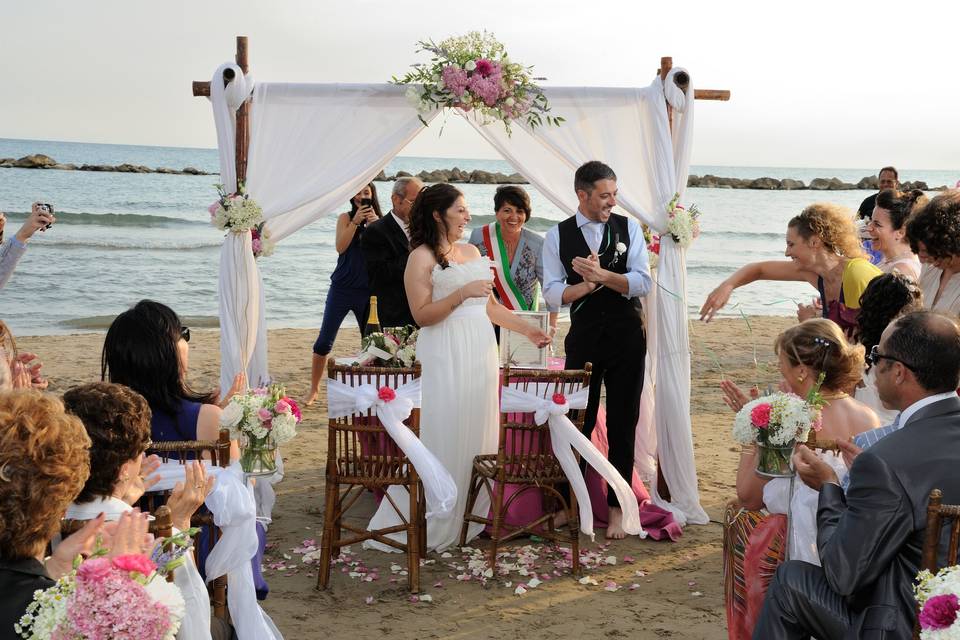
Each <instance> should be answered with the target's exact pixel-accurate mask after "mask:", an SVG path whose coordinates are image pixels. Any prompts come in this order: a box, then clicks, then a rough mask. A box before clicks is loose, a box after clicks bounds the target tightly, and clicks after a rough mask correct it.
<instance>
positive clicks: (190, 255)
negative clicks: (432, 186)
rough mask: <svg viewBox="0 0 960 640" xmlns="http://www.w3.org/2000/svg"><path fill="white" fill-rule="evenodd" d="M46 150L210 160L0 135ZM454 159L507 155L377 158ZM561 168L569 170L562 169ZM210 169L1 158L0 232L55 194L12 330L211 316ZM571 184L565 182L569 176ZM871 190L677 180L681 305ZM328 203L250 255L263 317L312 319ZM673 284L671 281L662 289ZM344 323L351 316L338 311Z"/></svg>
mask: <svg viewBox="0 0 960 640" xmlns="http://www.w3.org/2000/svg"><path fill="white" fill-rule="evenodd" d="M31 153H44V154H47V155H49V156H51V157H53V158H55V159H56V160H57V161H59V162H63V163H68V162H69V163H74V164H78V165H79V164H84V163H86V164H112V165H116V164H122V163H131V164H142V165H146V166H148V167H153V168H156V167H169V168H174V169H182V168H184V167H195V168H197V169H201V170H203V171H209V172H216V171H217V170H218V164H217V155H216V151H215V150H211V149H184V148H168V147H145V146H128V145H103V144H81V143H69V142H49V141H34V140H5V139H0V158H4V157H12V158H19V157H21V156H25V155H28V154H31ZM453 167H459V168H460V169H463V170H466V171H469V170H472V169H482V170H485V171H501V172H503V173H507V174H510V173H513V169H512V168H511V167H510V166H509V165H508V164H507V163H506V162H504V161H501V160H472V159H449V158H412V157H398V158H396V159H395V160H394V161H392V162H391V163H390V164H389V165H388V166H387V167H386V168H385V169H386V172H387V173H388V174H394V173H396V171H398V170H403V171H407V172H409V173H414V174H415V173H417V172H419V171H421V170H424V169H425V170H428V171H429V170H434V169H450V168H453ZM875 171H876V169H831V168H823V169H817V168H773V167H692V168H691V173H695V174H700V175H703V174H705V173H712V174H714V175H718V176H725V177H734V178H756V177H762V176H770V177H774V178H796V179H800V180H803V181H804V182H806V183H808V184H809V182H810V180H812V179H813V178H818V177H826V178H829V177H834V176H835V177H838V178H840V179H841V180H844V181H847V182H853V183H856V182H857V181H858V180H859V179H860V178H862V177H864V176H867V175H871V174H872V173H874V172H875ZM957 178H960V172H950V171H909V170H903V171H901V179H903V180H924V181H926V182H927V183H928V184H930V185H931V186H935V185H941V184H949V185H953V184H954V183H955V182H956V180H957ZM572 179H573V178H572V176H571V182H572ZM216 182H218V176H216V175H206V176H192V175H166V174H154V173H148V174H132V173H100V172H91V171H58V170H39V169H0V211H5V212H6V213H7V218H8V222H7V227H6V235H7V236H9V235H13V234H14V233H15V232H16V230H17V229H18V228H19V227H20V224H21V223H22V221H23V220H24V216H25V215H26V212H27V211H28V209H29V207H30V203H31V202H33V201H41V202H49V203H51V204H53V206H54V208H55V210H56V215H57V223H56V225H54V227H53V228H52V229H50V230H49V231H46V232H44V233H37V234H35V235H34V237H33V238H32V239H31V240H30V242H29V245H28V246H29V249H28V251H27V253H26V255H24V257H23V259H22V260H21V261H20V264H19V265H18V267H17V270H16V272H15V273H14V275H13V278H12V279H11V280H10V282H9V283H8V284H7V286H6V287H5V288H4V289H2V290H0V319H3V320H4V321H6V322H7V323H8V324H9V325H10V326H11V328H12V329H13V331H14V332H15V333H16V334H19V335H38V334H54V333H73V332H78V331H91V330H103V329H105V328H106V327H107V326H108V325H109V323H110V321H111V320H112V318H113V317H114V316H115V315H116V314H117V313H119V312H121V311H123V310H124V309H126V308H128V307H130V306H131V305H133V304H135V303H136V302H137V301H138V300H141V299H143V298H152V299H154V300H158V301H161V302H164V303H166V304H169V305H170V306H171V307H173V308H174V309H175V310H176V311H177V313H179V314H180V315H181V316H185V317H187V318H188V320H187V322H188V323H189V324H191V325H193V326H216V324H217V308H218V307H217V304H218V303H217V269H218V265H219V256H220V245H221V243H222V238H223V232H222V231H218V230H217V229H215V228H214V227H213V226H212V225H211V224H210V223H209V215H208V213H207V206H208V205H209V204H210V203H211V202H213V201H214V200H215V199H216V189H215V188H214V184H215V183H216ZM457 186H458V188H460V189H461V190H462V191H463V193H464V195H465V197H466V199H467V203H468V205H469V207H470V211H471V214H472V221H471V224H470V226H471V227H473V226H478V225H482V224H486V223H488V222H490V221H491V220H493V216H492V214H493V194H494V192H495V190H496V185H474V184H463V185H457ZM391 187H392V183H377V188H378V195H379V199H380V205H381V208H382V209H383V212H384V213H386V212H387V211H388V210H389V208H390V198H389V193H390V188H391ZM525 188H527V190H528V192H529V193H530V196H531V202H532V206H533V217H532V218H531V220H530V222H528V223H527V225H528V227H529V228H531V229H532V230H534V231H536V232H537V233H540V234H543V233H545V232H546V231H547V229H549V228H550V227H551V226H553V225H555V224H556V223H557V222H558V221H559V220H562V219H563V217H564V215H563V213H562V212H561V211H560V210H559V209H558V208H557V207H556V206H555V205H554V204H553V203H551V202H550V201H549V200H547V199H546V198H545V197H543V196H542V195H540V194H539V193H537V191H536V190H535V189H533V188H532V187H525ZM571 189H572V186H571ZM869 193H870V192H868V191H832V192H816V191H754V190H745V189H744V190H739V189H697V188H691V189H688V190H687V193H686V199H685V200H686V202H687V203H695V204H697V205H698V207H699V208H700V209H701V210H702V211H703V217H702V229H703V232H702V234H701V236H700V238H699V239H698V240H697V241H696V242H695V243H694V245H693V247H692V248H691V249H690V250H689V252H688V254H687V274H688V275H687V306H688V308H689V310H690V312H691V314H692V316H695V315H696V310H697V309H699V307H700V305H701V304H702V302H703V300H704V299H705V297H706V296H707V294H708V293H709V292H710V291H711V290H712V289H713V288H714V287H715V286H716V285H717V284H719V283H720V282H721V281H722V280H723V279H724V278H725V277H726V276H727V275H729V274H730V273H732V272H733V271H734V270H735V269H736V268H738V267H739V266H741V265H743V264H745V263H747V262H750V261H753V260H775V259H778V258H782V257H783V250H784V232H785V230H786V223H787V221H788V220H789V219H790V218H791V217H792V216H794V215H796V214H797V213H799V212H800V210H801V209H803V207H804V206H806V205H807V204H810V203H812V202H816V201H821V200H828V201H832V202H836V203H839V204H842V205H846V206H849V207H852V208H856V207H857V206H858V205H859V204H860V202H861V200H863V198H864V197H866V196H867V195H869ZM347 209H348V206H347V203H344V204H343V205H342V206H340V207H338V208H337V209H336V210H334V211H331V212H329V215H327V216H325V217H323V218H321V219H320V220H318V221H316V222H314V223H313V224H311V225H309V226H307V227H305V228H304V229H302V230H300V231H299V232H297V233H295V234H294V235H292V236H290V237H289V238H287V239H286V240H284V241H283V242H281V243H280V244H279V245H278V247H277V251H276V253H275V254H274V255H273V256H271V257H269V258H261V259H260V260H259V261H258V263H259V266H260V270H261V273H262V274H263V282H264V287H265V290H266V307H267V308H266V314H267V321H268V324H269V326H270V327H271V328H278V327H319V324H320V320H321V316H322V313H323V305H324V301H325V298H326V292H327V288H328V287H329V282H330V274H331V272H332V271H333V267H334V266H335V265H336V251H335V249H334V228H335V225H336V214H337V213H339V212H342V211H345V210H347ZM671 293H674V294H675V293H677V292H671ZM814 295H815V291H814V290H813V289H812V288H811V287H809V286H808V285H806V284H800V283H756V284H753V285H750V286H747V287H744V288H742V289H740V290H738V291H736V292H735V293H734V295H733V297H732V298H731V302H730V304H729V305H728V306H727V308H726V309H725V310H724V313H726V314H728V315H730V314H732V315H739V314H746V315H752V314H759V315H786V314H792V313H794V311H795V310H796V303H797V302H801V301H802V302H808V301H809V299H810V298H812V297H813V296H814ZM346 322H347V323H353V319H352V317H350V316H348V318H347V321H346Z"/></svg>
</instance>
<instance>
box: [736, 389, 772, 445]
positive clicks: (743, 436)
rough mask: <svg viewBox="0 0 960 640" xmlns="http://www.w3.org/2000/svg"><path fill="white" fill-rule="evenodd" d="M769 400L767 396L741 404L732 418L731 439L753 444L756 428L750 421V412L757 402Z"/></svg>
mask: <svg viewBox="0 0 960 640" xmlns="http://www.w3.org/2000/svg"><path fill="white" fill-rule="evenodd" d="M764 402H769V398H767V397H763V398H757V399H756V400H751V401H750V402H748V403H747V404H745V405H743V407H742V408H741V409H740V411H738V412H737V415H736V416H735V417H734V419H733V439H734V441H735V442H739V443H740V444H753V443H754V442H756V441H757V428H756V427H755V426H753V423H752V422H751V421H750V412H751V411H753V408H754V407H755V406H757V405H758V404H762V403H764Z"/></svg>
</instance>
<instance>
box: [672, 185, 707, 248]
mask: <svg viewBox="0 0 960 640" xmlns="http://www.w3.org/2000/svg"><path fill="white" fill-rule="evenodd" d="M667 218H668V220H667V231H669V232H670V235H671V236H673V239H674V241H675V242H676V243H677V244H679V245H680V247H681V248H682V249H686V248H688V247H689V246H690V245H691V244H693V241H694V240H696V239H697V237H698V236H699V235H700V210H699V209H697V205H695V204H693V205H690V208H689V209H684V208H683V205H681V204H680V194H679V193H675V194H673V198H671V199H670V203H669V204H668V205H667Z"/></svg>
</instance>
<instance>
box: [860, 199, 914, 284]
mask: <svg viewBox="0 0 960 640" xmlns="http://www.w3.org/2000/svg"><path fill="white" fill-rule="evenodd" d="M926 203H927V197H926V196H925V195H923V191H920V190H919V189H914V190H913V191H907V192H905V193H900V192H898V191H892V190H889V189H888V190H886V191H881V192H880V194H879V195H878V196H877V206H876V207H875V208H874V210H873V217H872V218H870V223H869V224H867V232H868V233H869V234H870V239H871V240H872V242H873V249H874V250H875V251H879V252H880V254H881V255H882V259H881V260H880V262H878V263H877V267H879V268H880V270H881V271H883V272H884V273H890V272H891V271H894V270H896V271H899V272H900V273H902V274H903V275H905V276H907V277H908V278H910V279H911V280H918V279H919V278H920V259H919V258H917V256H916V254H915V253H914V252H913V251H912V250H911V249H910V241H909V240H907V229H906V223H907V218H908V217H910V212H911V211H913V209H914V207H922V206H923V205H925V204H926Z"/></svg>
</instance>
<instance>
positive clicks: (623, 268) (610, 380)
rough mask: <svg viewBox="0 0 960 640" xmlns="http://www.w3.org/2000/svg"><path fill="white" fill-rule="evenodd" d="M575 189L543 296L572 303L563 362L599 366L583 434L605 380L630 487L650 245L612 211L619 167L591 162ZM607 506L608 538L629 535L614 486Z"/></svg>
mask: <svg viewBox="0 0 960 640" xmlns="http://www.w3.org/2000/svg"><path fill="white" fill-rule="evenodd" d="M573 187H574V189H575V190H576V193H577V200H578V201H579V206H578V209H577V215H576V216H574V217H571V218H567V219H566V220H564V221H563V222H561V223H560V224H559V225H557V226H556V227H553V228H552V229H550V231H548V232H547V236H546V239H545V240H544V243H543V274H544V278H543V280H544V287H543V297H544V300H546V302H547V304H549V305H552V306H556V307H559V306H560V305H570V331H569V333H567V338H566V340H565V342H564V349H565V351H566V354H567V360H566V364H565V367H566V368H567V369H582V368H583V365H584V364H585V363H587V362H590V363H592V364H593V374H592V375H591V377H590V400H589V402H588V404H587V414H586V419H585V421H584V435H585V436H587V437H588V438H589V437H590V434H591V433H592V432H593V427H594V425H595V424H596V421H597V409H598V408H599V407H600V387H601V384H602V385H604V386H605V387H606V390H607V403H606V406H607V440H608V442H609V444H610V453H609V459H610V463H611V464H612V465H613V466H614V467H616V469H617V471H619V472H620V475H621V476H623V478H624V480H626V481H627V484H629V483H630V482H631V479H632V477H633V446H634V439H635V438H634V436H635V433H636V428H637V420H638V419H639V417H640V393H641V391H642V390H643V374H644V360H645V357H646V353H647V339H646V334H645V333H644V330H643V320H642V316H641V306H640V298H641V297H642V296H645V295H647V293H649V292H650V287H651V286H652V283H653V281H652V280H651V278H650V268H649V265H648V261H647V250H646V243H645V242H644V241H643V232H642V231H641V229H640V225H639V224H638V223H637V221H636V220H634V219H633V218H631V217H627V216H622V215H619V214H615V213H613V212H612V210H613V207H614V206H615V205H616V204H617V176H616V174H615V173H614V172H613V169H611V168H610V167H608V166H607V165H605V164H603V163H602V162H598V161H596V160H592V161H590V162H588V163H586V164H584V165H583V166H582V167H580V168H579V169H577V172H576V174H575V175H574V179H573ZM607 503H608V504H609V506H610V516H609V526H608V528H607V538H623V537H624V536H625V535H626V534H625V533H624V531H623V527H622V519H623V511H622V509H621V508H620V504H619V503H618V502H617V497H616V495H615V494H614V492H613V491H608V492H607Z"/></svg>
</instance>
